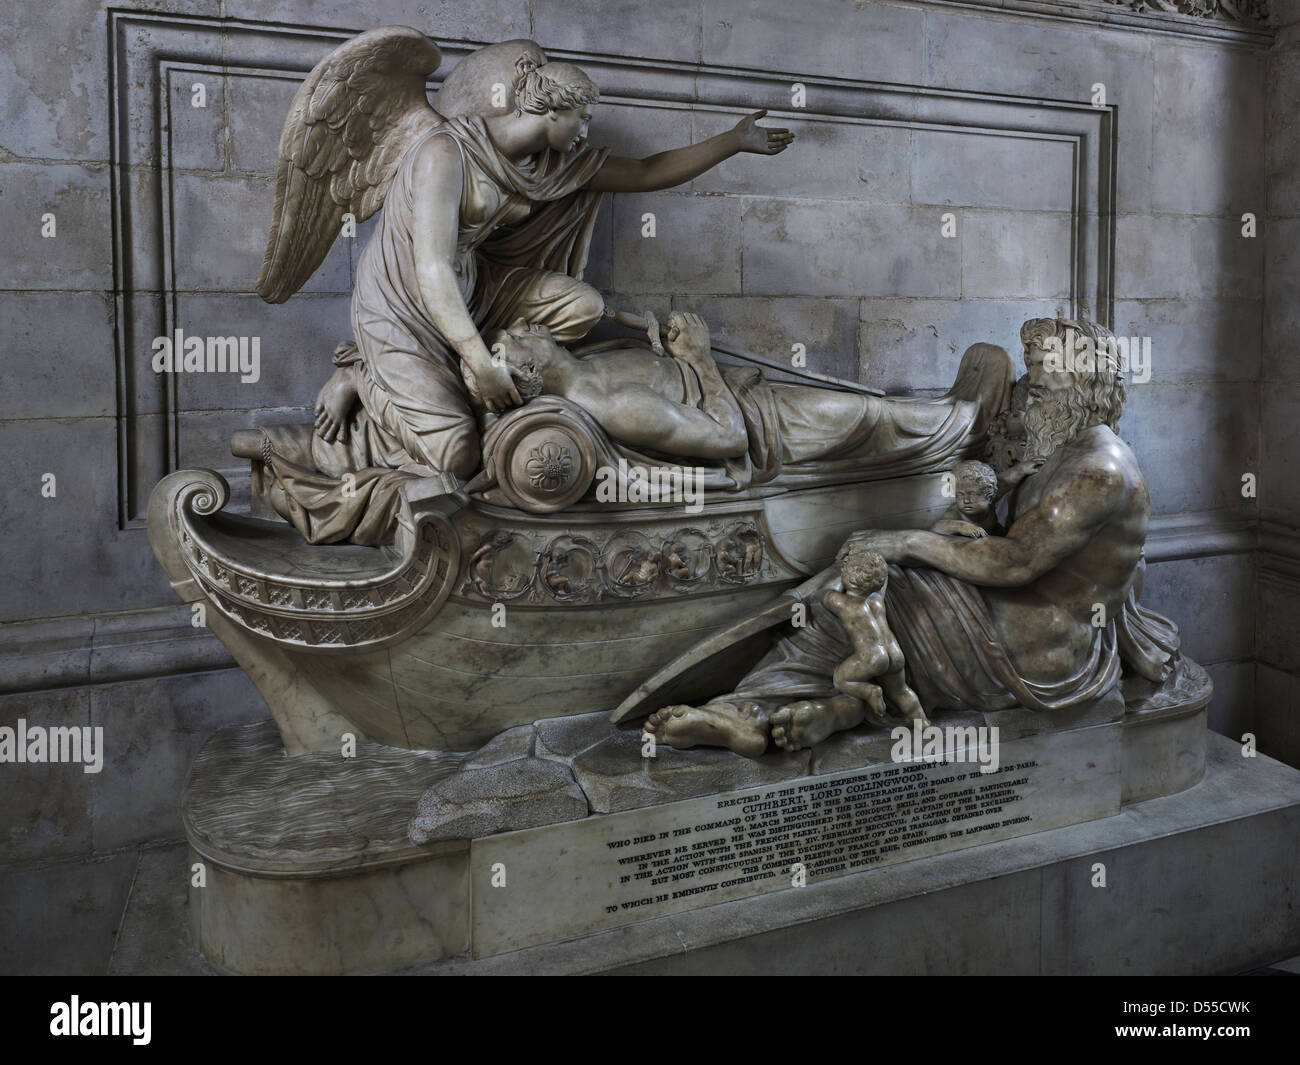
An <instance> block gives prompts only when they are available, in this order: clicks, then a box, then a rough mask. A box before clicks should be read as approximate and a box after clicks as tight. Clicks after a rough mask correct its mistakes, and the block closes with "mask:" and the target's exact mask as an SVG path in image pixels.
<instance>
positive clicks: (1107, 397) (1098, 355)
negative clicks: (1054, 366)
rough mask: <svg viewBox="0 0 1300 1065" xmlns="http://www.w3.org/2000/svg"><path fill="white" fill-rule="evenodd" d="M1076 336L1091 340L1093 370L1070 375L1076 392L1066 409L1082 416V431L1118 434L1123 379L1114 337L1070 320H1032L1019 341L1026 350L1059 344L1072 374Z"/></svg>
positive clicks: (1101, 327) (1104, 330)
mask: <svg viewBox="0 0 1300 1065" xmlns="http://www.w3.org/2000/svg"><path fill="white" fill-rule="evenodd" d="M1072 334H1073V335H1072ZM1077 335H1082V336H1085V337H1088V338H1089V339H1090V340H1092V342H1093V345H1094V347H1095V358H1094V360H1093V361H1094V366H1093V368H1092V369H1091V370H1089V369H1088V368H1087V367H1083V368H1078V367H1076V368H1075V369H1073V370H1072V371H1071V372H1070V376H1071V378H1072V380H1073V388H1071V389H1070V394H1069V397H1068V400H1067V405H1068V406H1069V408H1070V409H1071V410H1072V411H1073V412H1074V413H1075V414H1077V415H1079V416H1080V420H1081V422H1082V424H1081V425H1080V426H1079V428H1080V429H1087V428H1089V427H1090V426H1093V425H1108V426H1110V428H1111V431H1112V432H1118V431H1119V416H1120V415H1121V414H1122V413H1123V411H1124V377H1123V375H1122V374H1121V373H1120V365H1119V361H1118V356H1117V354H1116V353H1117V351H1118V349H1117V347H1116V344H1115V334H1114V333H1112V332H1111V331H1110V330H1109V329H1107V328H1106V327H1105V326H1104V325H1099V324H1098V323H1096V322H1089V321H1084V320H1080V321H1077V322H1076V321H1074V320H1073V319H1071V318H1031V319H1029V321H1027V322H1026V323H1025V324H1024V325H1022V326H1021V327H1020V340H1021V342H1022V343H1023V344H1025V345H1026V347H1027V346H1028V345H1030V344H1033V343H1034V342H1035V341H1043V340H1045V339H1047V338H1048V337H1056V338H1057V339H1058V340H1060V341H1061V344H1062V352H1063V355H1064V357H1065V358H1066V360H1067V362H1066V370H1069V367H1070V363H1069V361H1068V360H1069V359H1070V357H1071V355H1072V354H1073V353H1072V351H1071V348H1070V343H1071V341H1072V340H1073V339H1074V336H1077ZM1062 372H1065V371H1062Z"/></svg>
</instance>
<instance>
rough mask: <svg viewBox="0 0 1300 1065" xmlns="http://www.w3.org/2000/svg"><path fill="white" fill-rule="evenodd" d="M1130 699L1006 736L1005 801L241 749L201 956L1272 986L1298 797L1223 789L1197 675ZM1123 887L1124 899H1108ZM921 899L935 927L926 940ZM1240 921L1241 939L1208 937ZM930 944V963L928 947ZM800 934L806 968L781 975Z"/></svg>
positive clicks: (842, 747)
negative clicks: (1188, 974)
mask: <svg viewBox="0 0 1300 1065" xmlns="http://www.w3.org/2000/svg"><path fill="white" fill-rule="evenodd" d="M1125 694H1126V696H1127V703H1125V701H1124V700H1121V699H1118V698H1112V699H1110V700H1106V701H1102V702H1099V703H1098V704H1096V705H1094V706H1093V707H1092V708H1091V709H1088V710H1087V711H1086V712H1083V713H1080V714H1078V715H1076V717H1075V719H1074V720H1073V721H1072V724H1073V726H1074V727H1072V728H1067V729H1063V730H1059V731H1046V730H1045V728H1044V726H1045V722H1044V721H1043V720H1042V719H1041V718H1033V717H1029V716H1024V715H1022V716H1021V717H1017V716H1016V715H1014V714H1004V715H989V716H988V719H987V721H986V722H985V724H986V725H989V724H994V723H997V724H998V727H999V729H1000V730H1001V731H1002V742H1001V744H1000V746H999V747H998V749H997V753H998V759H999V762H998V765H997V766H996V771H990V770H993V769H994V766H992V765H991V764H985V765H983V766H981V765H980V764H979V763H978V762H977V761H976V757H977V752H976V751H975V750H973V749H967V750H965V751H963V749H962V748H961V747H960V746H958V747H955V748H951V749H950V750H949V751H948V752H947V759H946V760H945V761H942V762H938V763H935V762H925V763H910V764H909V763H897V762H895V761H894V760H892V759H891V757H890V751H889V748H888V741H887V739H886V740H884V741H882V738H881V734H878V733H877V734H871V733H866V732H862V733H853V732H850V733H846V734H843V735H841V736H839V737H837V738H834V739H832V740H831V741H828V743H827V744H823V745H821V746H820V747H818V748H816V749H814V750H813V751H811V752H801V753H799V754H796V755H789V754H785V753H774V754H771V755H769V756H766V757H765V758H763V759H758V760H749V759H742V758H738V757H736V756H733V755H731V754H730V753H729V752H680V751H673V750H671V749H666V748H661V749H660V750H659V751H658V753H657V755H656V757H655V758H653V759H643V758H640V757H639V754H640V752H639V751H638V750H637V749H636V748H637V745H638V741H639V733H638V732H637V730H631V731H628V732H624V731H622V730H612V729H611V728H610V726H609V724H608V721H607V719H604V718H603V717H602V716H601V715H585V716H582V717H578V718H568V719H557V720H551V721H541V722H537V723H536V724H535V725H532V726H525V727H522V728H520V729H512V730H510V731H509V732H508V733H505V734H503V735H502V736H501V737H499V738H498V740H497V741H494V742H493V743H492V744H489V745H488V747H486V748H484V749H483V750H482V751H480V752H478V753H477V754H475V755H470V756H464V755H455V756H447V755H438V754H433V753H428V752H425V753H420V752H411V751H404V750H398V749H394V748H388V747H382V746H379V745H376V744H369V743H363V744H361V745H359V747H358V749H357V751H356V754H355V757H349V758H345V757H342V756H341V755H334V754H326V753H324V752H316V753H314V754H311V755H307V756H300V757H298V758H293V759H288V758H285V757H283V755H282V753H281V751H280V749H279V747H278V742H277V738H276V736H275V733H274V731H273V730H272V729H271V728H269V727H263V726H255V727H252V728H244V729H232V730H226V731H224V732H222V733H218V734H217V735H216V736H214V737H213V739H212V740H211V741H209V743H208V745H207V746H206V747H205V748H204V750H203V752H202V753H201V754H200V756H199V758H198V759H197V760H196V763H195V766H194V769H193V772H192V774H191V779H190V782H189V785H188V788H187V794H186V800H185V823H186V829H187V834H188V836H189V840H190V846H191V849H192V852H193V857H192V860H193V861H194V862H196V863H200V864H201V865H202V866H203V870H204V877H203V883H202V885H201V886H199V885H196V886H194V887H193V888H192V889H191V907H192V912H193V915H194V922H195V930H196V939H197V942H198V944H199V947H200V949H201V950H202V951H203V953H204V955H205V956H206V957H208V958H209V959H210V960H211V961H213V962H214V963H216V964H217V965H219V966H221V967H222V968H225V969H227V970H229V971H232V972H241V973H349V972H377V971H384V970H391V969H395V968H401V967H403V966H406V967H409V966H413V965H414V966H418V967H421V968H425V969H430V971H434V970H436V971H442V970H443V969H444V968H445V969H447V970H448V971H451V970H467V971H480V970H481V971H492V972H505V971H515V970H518V971H555V972H588V971H600V970H605V969H616V968H621V967H635V966H643V967H649V968H654V967H655V966H670V967H671V966H677V967H679V968H680V967H682V966H685V967H686V968H684V969H682V970H681V971H696V970H694V969H692V968H691V967H692V966H698V969H699V971H783V970H784V967H790V968H792V969H800V970H804V969H806V970H808V971H820V970H821V969H826V970H835V969H837V968H844V969H845V971H848V970H853V971H859V970H860V971H882V972H883V971H891V972H904V971H924V970H927V969H931V968H932V969H933V970H934V971H954V972H961V971H988V972H997V971H1038V969H1039V968H1040V967H1041V968H1042V969H1043V970H1044V971H1068V970H1070V969H1072V968H1074V967H1076V963H1075V962H1074V961H1072V960H1071V959H1072V958H1073V956H1074V955H1073V952H1076V951H1082V952H1083V955H1086V962H1080V963H1078V966H1077V967H1081V968H1082V969H1083V971H1134V972H1137V971H1182V968H1183V967H1188V969H1189V971H1191V970H1195V971H1220V970H1222V969H1224V968H1231V967H1232V966H1234V965H1236V964H1238V962H1240V964H1242V965H1245V964H1250V963H1252V962H1253V961H1257V960H1266V959H1263V958H1262V954H1267V953H1270V952H1273V953H1275V952H1276V948H1277V946H1278V944H1279V943H1284V942H1289V939H1288V937H1290V936H1291V935H1292V934H1293V932H1294V931H1295V928H1294V927H1292V925H1288V924H1287V921H1288V920H1290V918H1288V917H1287V914H1288V913H1291V912H1292V911H1293V909H1294V907H1291V908H1288V905H1289V902H1288V899H1289V896H1288V898H1287V899H1283V898H1281V897H1280V896H1279V897H1278V898H1274V897H1273V896H1275V895H1277V894H1278V892H1281V893H1282V895H1286V894H1287V892H1289V891H1291V890H1292V889H1291V888H1290V886H1289V883H1290V881H1288V880H1286V879H1285V878H1284V877H1282V873H1283V871H1286V870H1290V871H1291V872H1294V868H1295V863H1296V860H1297V857H1296V842H1295V841H1296V839H1297V837H1298V836H1300V834H1297V833H1296V828H1297V827H1298V825H1297V820H1296V819H1297V818H1298V817H1300V773H1296V772H1294V771H1293V770H1289V769H1286V768H1285V767H1283V766H1280V765H1278V764H1276V763H1273V762H1271V761H1270V760H1269V759H1267V758H1262V757H1261V758H1253V759H1247V758H1243V757H1242V756H1241V754H1240V752H1239V749H1238V748H1237V747H1235V746H1233V745H1229V744H1228V743H1227V741H1224V740H1221V739H1220V738H1218V737H1212V738H1213V739H1214V740H1215V742H1216V744H1217V746H1216V747H1215V751H1216V752H1217V753H1216V754H1215V757H1214V758H1212V759H1211V760H1210V763H1209V764H1210V769H1211V773H1210V777H1209V778H1208V779H1206V780H1205V781H1202V777H1203V775H1204V774H1205V773H1206V764H1207V763H1206V738H1207V736H1208V735H1209V734H1208V733H1207V732H1206V731H1205V724H1204V718H1205V707H1206V704H1207V702H1208V699H1209V695H1210V687H1209V684H1208V680H1207V679H1206V678H1205V675H1204V673H1203V671H1201V670H1200V669H1199V667H1197V666H1195V664H1194V663H1191V662H1188V661H1186V660H1184V662H1183V664H1182V665H1181V666H1180V669H1179V671H1178V673H1176V674H1175V675H1174V676H1173V677H1171V678H1170V680H1169V681H1168V682H1166V684H1165V685H1163V686H1162V687H1161V688H1159V689H1157V690H1144V691H1140V690H1136V689H1132V688H1130V689H1129V690H1128V691H1126V692H1125ZM978 717H979V716H978V715H949V716H948V717H947V719H946V720H945V718H944V717H943V716H938V717H937V718H936V724H939V725H944V724H949V725H953V724H958V725H973V724H974V723H975V722H976V720H977V719H978ZM994 718H997V722H994V720H993V719H994ZM701 753H704V755H705V756H704V757H700V755H701ZM506 785H510V786H509V787H507V786H506ZM232 795H237V796H240V801H239V802H238V803H234V802H231V801H230V796H232ZM1162 804H1163V805H1162ZM1286 832H1290V833H1291V835H1290V836H1289V837H1287V836H1286V835H1285V833H1286ZM456 834H460V835H463V836H468V837H470V838H448V837H449V836H453V837H454V836H455V835H456ZM1269 840H1274V842H1271V843H1267V845H1265V844H1264V843H1262V842H1261V841H1269ZM1288 840H1289V842H1288ZM417 841H418V842H417ZM1211 843H1212V844H1213V847H1211V846H1210V845H1211ZM1206 848H1210V849H1208V850H1206ZM1256 850H1258V851H1259V853H1255V851H1256ZM1203 852H1204V853H1203ZM1108 855H1113V857H1108ZM1098 863H1100V864H1102V865H1104V866H1106V869H1105V879H1106V884H1105V886H1098V887H1095V888H1094V887H1092V886H1091V885H1092V883H1093V881H1094V880H1097V879H1098V878H1099V873H1098V872H1097V871H1094V869H1093V866H1094V865H1096V864H1098ZM1288 863H1289V864H1288ZM1166 866H1167V868H1166ZM885 867H888V868H887V870H886V868H885ZM1288 875H1290V873H1288ZM1189 878H1190V879H1189ZM1076 881H1077V882H1076ZM1261 882H1264V883H1265V884H1266V888H1265V889H1264V890H1261V889H1260V888H1259V884H1260V883H1261ZM1197 885H1199V887H1198V886H1197ZM1161 892H1168V893H1169V895H1170V899H1171V900H1175V901H1176V900H1181V901H1179V902H1178V905H1177V906H1166V905H1164V904H1163V903H1162V902H1160V900H1159V896H1160V893H1161ZM1198 892H1199V893H1200V894H1199V895H1198ZM922 894H923V895H925V900H924V904H923V908H924V907H929V906H931V905H933V906H935V907H936V911H935V914H934V915H933V917H932V918H931V917H926V916H923V915H920V914H919V913H918V912H917V911H916V907H917V906H919V905H922V903H920V902H919V901H915V900H914V896H917V895H922ZM1198 897H1202V898H1203V899H1204V900H1205V901H1204V903H1203V904H1201V905H1199V906H1198V905H1197V904H1196V903H1195V899H1197V898H1198ZM1233 897H1236V899H1237V901H1236V902H1235V903H1234V904H1233V905H1234V906H1236V910H1234V915H1232V916H1230V919H1228V920H1226V921H1225V920H1224V919H1223V917H1224V915H1220V914H1218V913H1217V912H1215V913H1214V915H1213V916H1212V917H1210V916H1207V915H1206V911H1207V908H1208V909H1213V907H1216V906H1218V905H1219V904H1220V902H1222V904H1223V905H1227V901H1226V900H1227V899H1229V898H1233ZM1115 899H1123V900H1127V901H1126V902H1124V903H1123V904H1122V905H1121V909H1123V907H1125V906H1132V907H1136V909H1134V911H1133V913H1134V914H1135V915H1136V914H1145V915H1146V916H1145V917H1144V918H1142V919H1141V920H1139V919H1138V918H1137V917H1136V916H1134V917H1133V918H1132V921H1136V922H1137V923H1136V925H1134V927H1135V928H1136V929H1137V930H1138V931H1140V932H1141V933H1142V936H1145V937H1146V938H1147V939H1150V932H1151V929H1152V928H1153V927H1164V929H1165V936H1164V940H1162V941H1161V943H1162V944H1163V945H1161V944H1156V943H1150V944H1147V945H1146V946H1143V947H1142V948H1141V949H1140V950H1136V951H1132V952H1128V953H1125V948H1123V946H1122V942H1121V940H1119V939H1116V938H1113V937H1110V936H1109V935H1108V934H1103V933H1106V931H1107V929H1108V928H1110V927H1112V926H1114V927H1115V928H1121V929H1123V928H1128V927H1129V925H1130V924H1131V923H1132V921H1130V918H1129V917H1128V916H1126V917H1125V919H1124V920H1122V921H1121V920H1119V916H1118V915H1117V914H1116V913H1115V912H1113V911H1112V909H1108V907H1113V905H1114V903H1113V900H1115ZM1282 903H1287V905H1282ZM1143 907H1146V909H1145V910H1144V909H1143ZM968 908H969V909H968ZM890 910H897V912H898V914H899V915H900V916H896V917H889V916H887V915H886V913H887V911H890ZM1076 911H1077V913H1076ZM1125 913H1127V911H1125ZM908 914H910V916H907V915H908ZM971 914H978V917H977V918H976V917H972V916H971ZM1049 914H1053V915H1054V916H1051V919H1050V920H1049ZM1236 914H1245V915H1246V916H1247V917H1249V920H1246V919H1245V918H1244V917H1243V918H1241V919H1238V917H1237V916H1235V915H1236ZM1152 915H1155V916H1154V917H1153V916H1152ZM1270 915H1271V916H1270ZM1040 919H1041V921H1042V925H1041V928H1040ZM893 921H898V922H901V923H900V924H898V926H897V927H895V926H894V925H893V924H891V923H890V922H893ZM918 921H920V922H921V925H922V926H924V928H925V929H926V931H925V932H924V935H923V936H922V938H923V939H924V940H925V941H927V942H931V943H932V947H931V948H929V949H930V950H931V953H930V954H927V955H925V957H924V958H923V957H921V956H919V955H917V953H916V948H915V944H914V943H913V942H912V940H910V939H908V934H909V933H908V932H907V927H908V925H909V924H911V925H915V924H916V923H917V922H918ZM1152 921H1154V922H1155V923H1154V925H1152V924H1151V922H1152ZM1252 921H1253V922H1255V924H1253V925H1252V924H1251V922H1252ZM1079 922H1082V923H1079ZM1089 922H1092V923H1089ZM1294 923H1295V922H1294V921H1293V922H1292V924H1294ZM795 926H798V928H797V929H796V928H795ZM850 926H851V927H852V928H854V929H857V931H854V932H853V935H854V936H866V937H867V938H866V939H863V940H862V942H864V943H865V942H869V941H870V939H871V937H876V936H879V937H880V939H881V942H883V943H891V944H898V943H908V944H910V945H909V946H908V949H907V950H905V951H903V953H902V954H900V955H899V956H898V957H897V958H892V959H891V958H889V957H887V956H885V955H883V954H881V953H880V952H878V951H876V950H874V949H872V950H871V951H868V952H867V954H865V955H863V956H861V957H858V956H856V955H855V956H854V957H853V959H851V960H850V959H846V958H842V957H841V955H842V954H843V951H842V950H841V949H840V948H839V947H837V946H836V945H835V944H837V943H840V942H841V940H842V939H843V930H844V929H845V928H848V927H850ZM1211 926H1213V927H1211ZM940 927H947V928H948V932H947V933H945V935H944V936H942V937H939V938H934V936H935V933H934V929H937V928H940ZM1076 928H1077V929H1079V930H1082V929H1085V928H1093V929H1094V930H1095V933H1096V935H1098V936H1101V937H1102V938H1101V940H1098V941H1097V942H1094V941H1093V940H1091V939H1087V937H1084V938H1078V937H1079V936H1082V935H1083V932H1082V931H1077V932H1076V931H1075V929H1076ZM783 929H790V931H789V933H788V934H789V935H790V936H793V937H795V938H796V939H798V940H799V942H800V943H806V947H801V948H800V950H799V951H794V953H791V951H792V950H793V949H794V948H793V947H785V946H782V947H781V948H779V949H776V948H773V949H771V950H769V949H768V948H766V947H763V946H762V943H764V942H769V941H770V942H776V941H777V940H778V939H780V937H781V936H782V935H785V934H787V933H785V932H783ZM1252 929H1254V930H1253V931H1252ZM1220 930H1222V934H1221V932H1220ZM1090 934H1091V933H1090ZM1205 935H1208V936H1210V937H1211V939H1213V941H1214V946H1213V949H1211V950H1209V951H1208V952H1207V953H1206V954H1205V957H1204V959H1201V958H1199V955H1198V948H1197V944H1198V943H1199V942H1200V941H1201V937H1202V936H1205ZM665 936H667V937H668V938H665ZM774 937H775V938H774ZM1234 937H1236V938H1234ZM1030 941H1032V942H1033V943H1034V944H1036V946H1035V947H1033V948H1032V949H1031V947H1030V946H1029V945H1028V944H1029V943H1030ZM1184 941H1185V948H1184V946H1182V945H1180V944H1183V943H1184ZM782 942H784V940H782ZM684 945H685V946H687V947H688V948H689V949H688V951H687V952H686V955H685V957H678V956H679V955H682V954H683V951H682V947H683V946H684ZM1157 947H1159V949H1156V948H1157ZM1297 947H1298V948H1300V943H1297ZM1255 949H1258V951H1259V952H1262V953H1261V955H1260V957H1256V956H1255V955H1254V954H1252V953H1251V951H1252V950H1255ZM1035 950H1036V951H1037V952H1038V953H1037V954H1035V953H1034V951H1035ZM828 952H829V953H828ZM1090 952H1091V953H1090ZM1081 956H1082V955H1081ZM926 958H929V959H930V960H925V959H926ZM687 959H689V960H687ZM819 959H820V960H819ZM836 959H838V960H836Z"/></svg>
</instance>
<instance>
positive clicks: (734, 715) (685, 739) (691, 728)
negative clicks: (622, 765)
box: [642, 703, 767, 758]
mask: <svg viewBox="0 0 1300 1065" xmlns="http://www.w3.org/2000/svg"><path fill="white" fill-rule="evenodd" d="M642 731H644V732H648V733H649V734H650V735H652V736H653V737H654V738H655V740H656V741H657V742H659V743H666V744H667V745H668V746H669V747H682V748H685V747H696V746H701V745H703V746H705V747H727V748H729V749H730V750H733V751H735V752H736V753H737V754H743V755H744V756H745V757H746V758H757V757H758V756H759V755H761V754H762V753H763V752H764V751H765V750H767V727H766V725H765V723H764V722H763V721H761V720H760V719H759V716H758V708H757V707H756V706H754V704H753V703H710V704H708V705H707V706H685V705H679V706H665V707H664V708H663V709H662V710H656V711H655V712H654V713H653V714H651V715H650V716H649V717H648V718H647V719H646V722H645V724H644V725H643V726H642Z"/></svg>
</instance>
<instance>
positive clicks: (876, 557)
mask: <svg viewBox="0 0 1300 1065" xmlns="http://www.w3.org/2000/svg"><path fill="white" fill-rule="evenodd" d="M840 576H841V577H842V578H843V580H844V587H845V589H850V588H851V589H853V590H854V591H857V592H862V593H863V594H865V595H870V594H871V593H872V592H876V591H879V590H880V589H881V588H882V587H883V586H884V583H885V578H886V577H888V576H889V566H888V565H887V564H886V562H885V556H884V555H882V554H881V553H880V552H879V551H873V550H872V549H871V548H869V547H855V548H853V549H852V550H850V551H849V553H848V554H847V555H845V556H844V561H843V562H842V563H841V564H840Z"/></svg>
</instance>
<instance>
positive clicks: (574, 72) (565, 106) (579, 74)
mask: <svg viewBox="0 0 1300 1065" xmlns="http://www.w3.org/2000/svg"><path fill="white" fill-rule="evenodd" d="M599 95H600V92H599V90H598V89H597V88H596V83H595V82H594V81H592V80H591V79H590V78H589V77H587V75H586V74H585V73H584V72H583V71H582V70H580V69H579V68H578V67H575V66H574V65H573V64H572V63H543V64H541V65H540V66H539V65H538V63H537V60H536V59H535V58H534V57H533V56H530V55H522V56H520V57H519V59H518V60H517V61H516V63H515V114H517V115H522V114H523V113H524V112H525V111H526V112H528V114H530V115H544V114H546V112H547V111H572V110H574V109H575V108H578V107H585V106H586V105H587V104H590V103H595V101H596V97H597V96H599Z"/></svg>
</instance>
